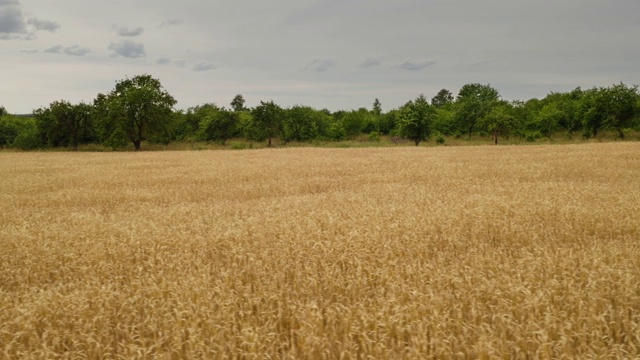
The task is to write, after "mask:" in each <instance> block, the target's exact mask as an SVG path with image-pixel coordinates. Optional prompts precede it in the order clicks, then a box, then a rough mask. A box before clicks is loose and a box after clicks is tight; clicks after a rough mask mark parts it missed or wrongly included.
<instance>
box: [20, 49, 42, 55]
mask: <svg viewBox="0 0 640 360" xmlns="http://www.w3.org/2000/svg"><path fill="white" fill-rule="evenodd" d="M20 52H21V53H25V54H35V53H37V52H40V50H38V49H22V50H20Z"/></svg>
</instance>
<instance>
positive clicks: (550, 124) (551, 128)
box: [534, 103, 563, 139]
mask: <svg viewBox="0 0 640 360" xmlns="http://www.w3.org/2000/svg"><path fill="white" fill-rule="evenodd" d="M562 117H563V112H562V111H561V110H560V109H559V108H558V105H557V104H556V103H549V104H547V105H545V106H544V107H543V108H542V109H541V110H540V111H539V112H538V114H537V115H536V116H535V118H534V124H535V128H536V129H537V130H538V131H539V133H540V134H542V135H543V136H546V137H548V138H549V139H551V136H552V135H553V134H554V133H555V132H556V131H557V130H558V128H559V127H560V121H561V119H562Z"/></svg>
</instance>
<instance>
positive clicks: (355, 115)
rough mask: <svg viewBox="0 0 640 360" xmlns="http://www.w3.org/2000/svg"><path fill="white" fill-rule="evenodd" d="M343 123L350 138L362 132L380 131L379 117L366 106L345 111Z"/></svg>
mask: <svg viewBox="0 0 640 360" xmlns="http://www.w3.org/2000/svg"><path fill="white" fill-rule="evenodd" d="M342 125H343V126H344V129H345V131H346V134H347V137H349V138H354V137H356V136H357V135H359V134H362V133H369V132H372V131H378V128H379V126H378V122H377V117H376V116H375V115H373V114H372V113H371V112H369V111H368V110H367V109H364V108H361V109H358V110H352V111H349V112H346V113H344V115H343V116H342Z"/></svg>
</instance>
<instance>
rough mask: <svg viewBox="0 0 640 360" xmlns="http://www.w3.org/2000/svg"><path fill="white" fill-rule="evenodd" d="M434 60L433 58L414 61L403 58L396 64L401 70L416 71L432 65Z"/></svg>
mask: <svg viewBox="0 0 640 360" xmlns="http://www.w3.org/2000/svg"><path fill="white" fill-rule="evenodd" d="M435 63H436V62H435V61H433V60H418V61H414V60H410V59H407V60H405V61H404V62H403V63H402V64H400V65H398V67H399V68H401V69H403V70H409V71H418V70H422V69H424V68H426V67H428V66H431V65H434V64H435Z"/></svg>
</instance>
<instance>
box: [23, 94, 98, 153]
mask: <svg viewBox="0 0 640 360" xmlns="http://www.w3.org/2000/svg"><path fill="white" fill-rule="evenodd" d="M93 114H94V113H93V107H92V106H91V105H88V104H85V103H80V104H77V105H72V104H71V103H69V102H68V101H64V100H60V101H54V102H52V103H51V104H50V105H49V107H48V108H40V109H37V110H34V112H33V115H34V117H35V120H36V124H37V126H38V133H39V137H40V140H41V141H42V143H44V144H47V145H48V146H64V147H67V146H71V147H72V148H73V149H74V150H77V149H78V144H79V143H80V142H91V141H93V140H94V137H93Z"/></svg>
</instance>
